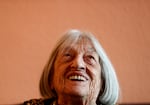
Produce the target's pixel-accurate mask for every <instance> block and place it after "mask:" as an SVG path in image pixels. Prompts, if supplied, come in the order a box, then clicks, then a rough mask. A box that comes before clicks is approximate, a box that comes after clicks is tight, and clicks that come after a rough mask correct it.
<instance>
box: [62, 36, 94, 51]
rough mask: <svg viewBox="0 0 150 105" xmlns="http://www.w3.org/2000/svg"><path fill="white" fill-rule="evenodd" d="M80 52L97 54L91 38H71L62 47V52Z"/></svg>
mask: <svg viewBox="0 0 150 105" xmlns="http://www.w3.org/2000/svg"><path fill="white" fill-rule="evenodd" d="M72 49H74V50H78V51H90V52H95V48H94V46H93V43H92V41H91V40H90V38H88V37H86V36H80V37H75V38H72V39H71V38H70V39H67V40H65V41H64V43H63V44H62V45H61V47H60V51H61V52H64V51H68V50H72Z"/></svg>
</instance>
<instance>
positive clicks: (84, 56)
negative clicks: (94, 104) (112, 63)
mask: <svg viewBox="0 0 150 105" xmlns="http://www.w3.org/2000/svg"><path fill="white" fill-rule="evenodd" d="M52 84H53V88H54V89H55V91H56V93H57V95H58V97H59V96H64V95H66V96H67V95H69V96H78V97H90V98H97V96H98V93H99V91H100V87H101V67H100V63H99V56H98V54H97V53H96V51H95V49H94V47H93V45H92V44H91V43H90V42H89V41H86V42H83V41H79V42H77V43H75V44H74V45H73V46H69V45H68V46H67V47H66V48H65V49H64V50H63V51H59V53H58V55H57V58H56V61H55V63H54V76H53V83H52Z"/></svg>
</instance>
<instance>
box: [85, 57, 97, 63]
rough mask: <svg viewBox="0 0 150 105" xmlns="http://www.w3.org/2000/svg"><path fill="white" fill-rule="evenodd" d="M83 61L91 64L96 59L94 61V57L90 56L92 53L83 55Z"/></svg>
mask: <svg viewBox="0 0 150 105" xmlns="http://www.w3.org/2000/svg"><path fill="white" fill-rule="evenodd" d="M85 61H86V62H87V63H88V64H90V65H92V64H94V63H95V62H96V61H95V57H94V56H92V55H88V56H86V57H85Z"/></svg>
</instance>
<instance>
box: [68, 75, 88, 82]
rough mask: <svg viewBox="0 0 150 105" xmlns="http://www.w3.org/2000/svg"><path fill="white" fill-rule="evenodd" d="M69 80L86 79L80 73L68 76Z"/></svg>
mask: <svg viewBox="0 0 150 105" xmlns="http://www.w3.org/2000/svg"><path fill="white" fill-rule="evenodd" d="M69 79H70V80H80V81H85V80H86V79H85V78H84V77H83V76H80V75H74V76H70V77H69Z"/></svg>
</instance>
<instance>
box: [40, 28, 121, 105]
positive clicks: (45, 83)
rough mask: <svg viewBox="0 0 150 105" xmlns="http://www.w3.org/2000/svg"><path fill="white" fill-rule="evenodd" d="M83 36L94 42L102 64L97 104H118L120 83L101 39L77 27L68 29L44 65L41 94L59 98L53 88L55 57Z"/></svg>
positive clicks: (46, 96) (45, 96)
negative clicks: (100, 85)
mask: <svg viewBox="0 0 150 105" xmlns="http://www.w3.org/2000/svg"><path fill="white" fill-rule="evenodd" d="M81 36H84V37H86V38H87V39H89V40H90V41H91V42H92V44H93V46H94V47H95V49H96V52H97V53H98V55H99V58H100V65H101V69H102V71H101V78H100V79H101V80H102V87H101V89H100V93H99V95H98V98H97V104H98V105H99V104H100V103H102V104H104V105H112V104H116V103H117V101H118V98H119V83H118V79H117V76H116V73H115V70H114V68H113V66H112V64H111V62H110V60H109V58H108V56H107V55H106V53H105V51H104V50H103V48H102V46H101V44H100V43H99V41H98V40H97V39H96V38H95V37H94V35H93V34H92V33H90V32H82V31H79V30H75V29H72V30H69V31H67V32H66V33H65V35H64V36H63V37H62V38H61V39H60V40H59V42H58V43H57V45H56V46H55V48H54V49H53V51H52V53H51V55H50V58H49V60H48V62H47V64H46V65H45V67H44V70H43V73H42V76H41V79H40V93H41V95H42V96H43V97H44V98H57V94H56V92H55V91H54V90H53V89H52V88H51V83H52V78H53V72H54V62H55V59H56V57H57V54H58V52H59V51H61V50H62V48H63V47H66V45H70V44H71V43H73V42H75V41H77V40H78V39H79V37H81Z"/></svg>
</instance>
